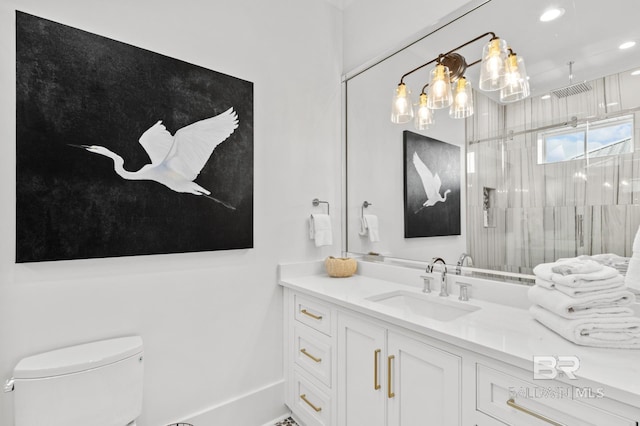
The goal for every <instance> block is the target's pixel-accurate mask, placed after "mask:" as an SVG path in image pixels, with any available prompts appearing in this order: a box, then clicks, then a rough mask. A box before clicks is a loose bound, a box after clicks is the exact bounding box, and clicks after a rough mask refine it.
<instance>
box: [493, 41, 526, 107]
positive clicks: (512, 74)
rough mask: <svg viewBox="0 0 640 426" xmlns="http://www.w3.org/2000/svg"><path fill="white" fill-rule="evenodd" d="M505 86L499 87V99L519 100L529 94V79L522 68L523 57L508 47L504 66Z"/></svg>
mask: <svg viewBox="0 0 640 426" xmlns="http://www.w3.org/2000/svg"><path fill="white" fill-rule="evenodd" d="M505 70H506V72H505V80H506V82H507V84H506V86H504V87H503V88H502V89H500V101H502V102H515V101H520V100H522V99H524V98H526V97H528V96H529V94H530V89H529V79H528V78H527V72H526V71H525V68H524V59H522V58H521V57H519V56H518V55H516V54H515V53H514V52H513V50H511V49H509V56H508V57H507V62H506V66H505Z"/></svg>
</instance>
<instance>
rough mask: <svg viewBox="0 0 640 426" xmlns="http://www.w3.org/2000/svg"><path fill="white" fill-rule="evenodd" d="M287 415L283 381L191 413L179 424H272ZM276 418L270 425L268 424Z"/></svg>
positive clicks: (204, 425)
mask: <svg viewBox="0 0 640 426" xmlns="http://www.w3.org/2000/svg"><path fill="white" fill-rule="evenodd" d="M288 416H289V409H288V408H287V407H286V406H285V405H284V380H280V381H278V382H275V383H272V384H269V385H267V386H265V387H262V388H260V389H256V390H254V391H251V392H249V393H247V394H244V395H240V396H238V397H235V398H232V399H229V400H228V401H225V402H223V403H221V404H218V405H215V406H213V407H210V408H208V409H206V410H204V411H201V412H200V413H197V414H194V415H193V416H191V417H189V418H188V419H184V420H181V421H182V422H186V423H191V424H192V425H193V426H209V425H227V424H228V425H248V426H249V425H255V426H260V425H269V424H271V425H273V424H274V423H275V422H277V421H278V419H285V418H287V417H288ZM273 419H276V420H275V421H274V422H273V423H268V422H270V421H271V420H273Z"/></svg>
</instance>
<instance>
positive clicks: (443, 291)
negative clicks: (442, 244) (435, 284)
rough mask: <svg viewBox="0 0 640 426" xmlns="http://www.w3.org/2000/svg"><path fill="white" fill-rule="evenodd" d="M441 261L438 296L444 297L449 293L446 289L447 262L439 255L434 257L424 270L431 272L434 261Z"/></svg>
mask: <svg viewBox="0 0 640 426" xmlns="http://www.w3.org/2000/svg"><path fill="white" fill-rule="evenodd" d="M438 262H440V263H442V269H441V271H440V296H443V297H446V296H448V295H449V292H448V291H447V264H446V262H445V261H444V259H442V258H441V257H434V258H433V259H431V262H430V263H429V265H428V266H427V270H426V272H428V273H429V274H433V267H434V266H435V264H436V263H438Z"/></svg>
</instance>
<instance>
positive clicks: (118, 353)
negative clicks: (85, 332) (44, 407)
mask: <svg viewBox="0 0 640 426" xmlns="http://www.w3.org/2000/svg"><path fill="white" fill-rule="evenodd" d="M142 350H143V346H142V338H141V337H140V336H130V337H120V338H117V339H110V340H100V341H98V342H92V343H86V344H82V345H77V346H71V347H67V348H62V349H57V350H54V351H50V352H45V353H41V354H38V355H34V356H30V357H28V358H24V359H22V360H21V361H20V362H18V365H16V368H15V369H14V370H13V377H14V378H15V379H37V378H44V377H52V376H61V375H64V374H71V373H78V372H81V371H85V370H89V369H92V368H98V367H101V366H104V365H108V364H113V363H114V362H118V361H121V360H123V359H126V358H129V357H131V356H134V355H138V354H141V353H142Z"/></svg>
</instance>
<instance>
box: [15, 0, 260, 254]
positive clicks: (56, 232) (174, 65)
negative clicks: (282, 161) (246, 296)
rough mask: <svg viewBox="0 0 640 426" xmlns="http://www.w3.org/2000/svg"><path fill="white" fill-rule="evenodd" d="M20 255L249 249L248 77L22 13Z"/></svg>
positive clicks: (18, 118)
mask: <svg viewBox="0 0 640 426" xmlns="http://www.w3.org/2000/svg"><path fill="white" fill-rule="evenodd" d="M16 58H17V63H16V103H17V105H16V152H17V158H16V197H17V202H16V261H17V262H34V261H45V260H62V259H80V258H97V257H111V256H130V255H142V254H160V253H182V252H195V251H210V250H226V249H240V248H250V247H253V84H252V83H251V82H248V81H245V80H241V79H239V78H235V77H232V76H229V75H225V74H222V73H219V72H216V71H212V70H209V69H205V68H203V67H200V66H196V65H193V64H189V63H187V62H183V61H180V60H177V59H173V58H170V57H167V56H164V55H160V54H157V53H154V52H150V51H148V50H144V49H141V48H138V47H134V46H131V45H128V44H125V43H121V42H118V41H115V40H112V39H109V38H105V37H101V36H99V35H95V34H92V33H89V32H85V31H81V30H79V29H75V28H72V27H69V26H66V25H62V24H59V23H55V22H52V21H49V20H46V19H42V18H39V17H36V16H33V15H29V14H26V13H22V12H16Z"/></svg>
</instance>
